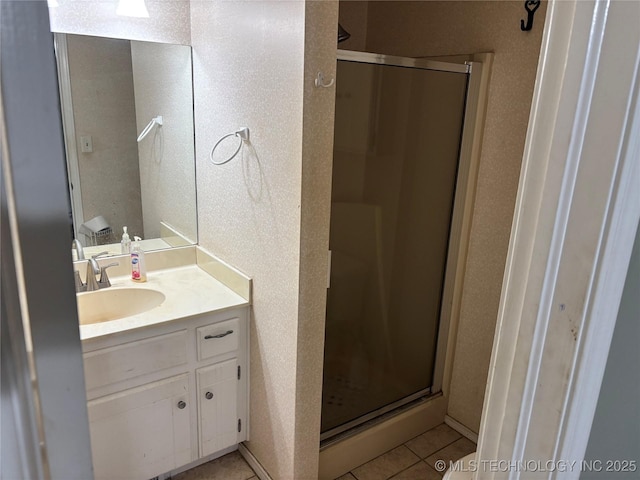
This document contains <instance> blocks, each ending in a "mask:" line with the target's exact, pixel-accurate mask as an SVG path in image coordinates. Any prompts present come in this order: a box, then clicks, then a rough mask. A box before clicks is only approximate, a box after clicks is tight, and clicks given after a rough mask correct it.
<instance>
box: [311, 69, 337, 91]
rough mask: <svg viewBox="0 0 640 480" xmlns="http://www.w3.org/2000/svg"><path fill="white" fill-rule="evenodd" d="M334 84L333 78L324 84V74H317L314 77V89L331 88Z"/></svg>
mask: <svg viewBox="0 0 640 480" xmlns="http://www.w3.org/2000/svg"><path fill="white" fill-rule="evenodd" d="M334 83H335V79H334V78H332V79H331V81H330V82H329V83H324V74H323V73H322V72H318V76H317V77H316V80H315V84H316V87H318V88H320V87H323V88H329V87H331V86H333V84H334Z"/></svg>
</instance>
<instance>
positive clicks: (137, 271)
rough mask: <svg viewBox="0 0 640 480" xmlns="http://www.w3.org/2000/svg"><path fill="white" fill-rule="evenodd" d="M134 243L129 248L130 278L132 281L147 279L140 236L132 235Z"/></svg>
mask: <svg viewBox="0 0 640 480" xmlns="http://www.w3.org/2000/svg"><path fill="white" fill-rule="evenodd" d="M133 240H134V243H133V247H132V248H131V280H133V281H134V282H146V281H147V268H146V266H145V264H144V252H143V251H142V249H141V248H140V240H142V239H141V238H140V237H137V236H134V237H133Z"/></svg>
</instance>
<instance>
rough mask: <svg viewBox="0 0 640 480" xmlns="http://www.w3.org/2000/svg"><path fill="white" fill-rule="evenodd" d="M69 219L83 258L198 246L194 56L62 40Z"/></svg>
mask: <svg viewBox="0 0 640 480" xmlns="http://www.w3.org/2000/svg"><path fill="white" fill-rule="evenodd" d="M54 36H55V44H56V56H57V61H58V78H59V84H60V99H61V102H60V103H61V106H62V116H63V125H64V135H65V146H66V152H67V172H68V178H69V210H70V219H71V220H72V222H71V228H72V230H73V235H74V238H77V239H78V240H80V242H81V244H82V245H83V247H85V255H87V256H88V255H92V254H95V253H97V252H101V251H108V252H109V254H111V255H119V254H121V250H120V240H121V238H122V233H123V227H125V226H126V227H127V229H128V233H129V235H130V237H131V240H133V238H134V235H135V236H139V237H141V238H142V239H143V240H142V242H141V246H142V248H143V249H144V250H147V251H148V250H158V249H162V248H169V247H174V246H184V245H191V244H194V243H196V242H197V212H196V182H195V156H194V127H193V87H192V85H193V82H192V81H193V75H192V64H191V47H189V46H186V45H172V44H166V43H152V42H142V41H134V40H123V39H115V38H105V37H94V36H86V35H72V34H62V33H56V34H55V35H54Z"/></svg>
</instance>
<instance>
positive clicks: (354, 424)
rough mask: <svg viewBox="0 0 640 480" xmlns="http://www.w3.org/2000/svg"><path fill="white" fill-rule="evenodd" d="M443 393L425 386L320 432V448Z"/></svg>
mask: <svg viewBox="0 0 640 480" xmlns="http://www.w3.org/2000/svg"><path fill="white" fill-rule="evenodd" d="M441 395H442V392H438V393H434V394H432V393H431V388H425V389H424V390H420V391H419V392H416V393H414V394H412V395H409V396H408V397H404V398H402V399H400V400H398V401H396V402H393V403H390V404H389V405H385V406H384V407H382V408H379V409H377V410H374V411H373V412H370V413H367V414H366V415H362V416H361V417H358V418H356V419H355V420H352V421H350V422H347V423H345V424H342V425H339V426H337V427H335V428H332V429H330V430H327V431H326V432H323V433H321V434H320V450H323V449H325V448H327V447H330V446H331V445H333V444H335V443H337V442H341V441H342V440H344V439H346V438H349V437H351V436H353V435H357V434H358V433H360V432H362V431H364V430H367V429H369V428H371V427H373V426H374V425H378V424H380V423H382V422H385V421H387V420H389V419H390V418H393V417H395V416H396V415H399V414H401V413H403V412H406V411H407V410H410V409H412V408H414V407H415V406H417V405H421V404H423V403H425V402H428V401H431V400H433V399H435V398H438V397H440V396H441Z"/></svg>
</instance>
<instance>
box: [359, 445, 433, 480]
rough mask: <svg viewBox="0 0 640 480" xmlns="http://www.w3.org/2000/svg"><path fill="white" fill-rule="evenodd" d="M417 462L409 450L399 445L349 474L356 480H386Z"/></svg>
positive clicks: (417, 459) (416, 458)
mask: <svg viewBox="0 0 640 480" xmlns="http://www.w3.org/2000/svg"><path fill="white" fill-rule="evenodd" d="M419 460H420V459H419V458H418V457H417V456H416V455H415V454H414V453H413V452H412V451H411V450H409V449H408V448H407V447H405V446H404V445H401V446H399V447H397V448H394V449H393V450H390V451H388V452H387V453H385V454H383V455H380V456H379V457H378V458H374V459H373V460H371V461H370V462H367V463H365V464H364V465H361V466H359V467H358V468H355V469H353V470H352V472H351V473H352V474H353V476H354V477H356V478H357V479H358V480H387V479H388V478H389V477H391V476H393V475H395V474H396V473H399V472H401V471H402V470H405V469H406V468H408V467H410V466H411V465H413V464H414V463H417V462H418V461H419Z"/></svg>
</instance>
